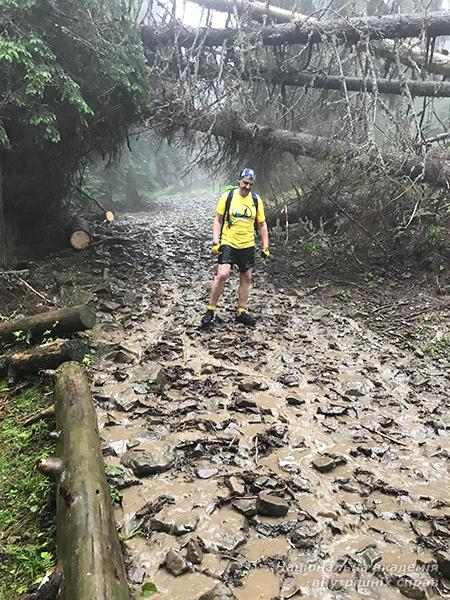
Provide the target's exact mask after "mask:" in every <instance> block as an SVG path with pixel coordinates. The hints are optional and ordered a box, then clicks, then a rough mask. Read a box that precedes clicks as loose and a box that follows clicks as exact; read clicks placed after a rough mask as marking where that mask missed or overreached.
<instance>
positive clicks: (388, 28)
mask: <svg viewBox="0 0 450 600" xmlns="http://www.w3.org/2000/svg"><path fill="white" fill-rule="evenodd" d="M239 33H240V30H238V29H232V28H228V29H212V28H205V27H200V28H193V27H188V26H187V25H180V26H179V27H178V28H177V29H176V30H175V29H169V30H166V31H163V32H160V31H157V30H156V29H154V28H151V27H147V26H145V27H143V28H142V29H141V37H142V40H143V43H144V46H146V47H147V48H149V49H154V48H155V47H157V46H158V45H164V46H167V45H170V44H174V43H177V44H179V45H180V46H183V47H188V48H192V47H197V46H209V47H213V46H222V45H223V44H225V43H227V44H229V45H232V44H233V42H234V41H235V39H236V38H237V37H238V35H239ZM424 33H425V34H427V35H428V36H430V37H437V36H440V35H450V11H441V12H434V13H428V14H426V15H424V14H420V15H417V14H392V15H383V16H381V17H351V18H348V19H339V18H336V19H323V20H321V21H316V22H312V23H309V22H306V23H299V22H294V23H282V24H279V25H270V26H267V27H263V28H262V29H260V30H257V31H253V32H251V31H249V32H246V33H245V37H246V39H248V40H249V42H251V43H255V42H258V41H260V42H261V43H262V44H264V45H266V46H282V45H289V44H307V43H317V42H322V41H324V40H326V39H327V38H330V37H336V38H338V39H340V40H342V41H343V42H345V43H356V42H359V41H360V40H361V39H370V40H384V39H405V38H415V37H420V36H421V35H422V34H424Z"/></svg>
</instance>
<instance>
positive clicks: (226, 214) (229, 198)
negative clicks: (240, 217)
mask: <svg viewBox="0 0 450 600" xmlns="http://www.w3.org/2000/svg"><path fill="white" fill-rule="evenodd" d="M235 189H236V188H233V189H231V190H229V192H228V195H227V199H226V202H225V212H224V213H223V219H222V226H221V228H220V237H222V231H223V226H224V225H225V221H226V222H227V223H228V227H231V219H230V206H231V201H232V200H233V194H234V190H235Z"/></svg>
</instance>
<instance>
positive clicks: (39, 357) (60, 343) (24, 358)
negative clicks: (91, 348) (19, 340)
mask: <svg viewBox="0 0 450 600" xmlns="http://www.w3.org/2000/svg"><path fill="white" fill-rule="evenodd" d="M85 352H86V344H85V343H84V342H83V341H82V340H70V341H69V340H55V341H54V342H50V343H49V344H43V345H42V346H38V347H37V348H33V349H31V350H24V351H20V352H9V353H8V354H4V355H3V356H0V377H3V376H5V375H7V377H8V378H10V377H12V378H14V379H15V378H16V377H17V376H18V375H22V374H24V373H37V371H40V370H41V369H56V368H57V367H59V365H60V364H62V363H63V362H67V361H69V360H76V361H81V360H82V359H83V357H84V355H85Z"/></svg>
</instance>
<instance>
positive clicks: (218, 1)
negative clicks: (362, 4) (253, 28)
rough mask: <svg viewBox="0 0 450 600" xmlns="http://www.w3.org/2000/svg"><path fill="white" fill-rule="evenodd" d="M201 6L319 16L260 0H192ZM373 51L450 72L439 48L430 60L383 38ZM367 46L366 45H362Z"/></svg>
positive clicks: (281, 18)
mask: <svg viewBox="0 0 450 600" xmlns="http://www.w3.org/2000/svg"><path fill="white" fill-rule="evenodd" d="M193 2H196V3H197V4H200V6H204V7H205V8H211V9H214V10H218V11H223V12H229V13H234V11H237V13H238V14H242V13H246V14H248V15H249V16H250V17H251V18H252V19H254V20H256V21H260V22H263V23H264V22H266V21H267V19H270V20H272V21H274V22H277V23H291V22H297V23H302V22H308V23H317V22H320V21H319V19H315V18H314V17H311V16H308V15H303V14H301V13H298V12H292V11H289V10H286V9H283V8H279V7H277V6H269V5H265V4H263V3H261V2H255V1H254V0H252V1H250V0H193ZM372 49H373V51H374V52H375V54H377V55H378V56H383V57H384V58H390V59H392V58H393V57H395V55H398V57H399V59H400V62H402V63H403V64H405V65H407V66H409V67H413V68H416V67H419V68H420V69H425V70H426V71H428V72H429V73H435V74H436V75H445V76H447V77H448V76H450V57H449V56H447V55H446V54H442V53H441V52H436V51H434V52H433V57H432V60H431V62H430V56H427V55H426V52H425V51H424V50H422V49H421V48H415V47H414V48H411V47H408V46H398V45H397V47H396V46H395V45H394V42H392V41H390V40H386V41H384V42H376V43H375V44H374V45H373V46H372ZM364 50H366V48H364Z"/></svg>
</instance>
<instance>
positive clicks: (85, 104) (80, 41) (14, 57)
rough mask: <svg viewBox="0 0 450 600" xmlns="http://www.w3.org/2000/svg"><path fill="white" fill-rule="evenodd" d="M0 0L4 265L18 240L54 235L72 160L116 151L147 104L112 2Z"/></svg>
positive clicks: (139, 58)
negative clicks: (0, 0)
mask: <svg viewBox="0 0 450 600" xmlns="http://www.w3.org/2000/svg"><path fill="white" fill-rule="evenodd" d="M0 4H1V13H0V30H1V38H0V106H1V111H0V152H1V155H0V165H1V168H2V186H1V187H2V192H3V193H2V195H1V196H0V198H2V202H0V233H1V234H2V235H1V240H2V242H1V245H0V263H1V262H3V263H4V262H5V261H6V255H7V253H8V251H9V252H11V253H12V252H13V251H14V248H15V247H17V246H19V247H20V245H30V244H31V243H32V242H36V244H38V245H41V246H42V245H45V243H46V240H49V239H51V240H52V241H54V240H55V236H57V234H58V228H57V227H56V223H57V222H58V219H59V217H60V216H61V210H62V206H63V202H62V201H63V199H64V197H65V195H66V194H67V191H68V189H69V188H70V182H71V177H72V176H73V175H74V173H75V172H76V170H77V168H78V167H79V165H80V164H82V163H83V161H85V160H86V159H87V158H89V157H93V156H100V157H104V158H105V157H113V156H114V155H115V154H117V153H118V151H119V150H120V148H121V146H122V144H123V143H124V142H125V141H126V138H127V135H128V131H129V128H130V126H131V125H132V124H135V123H138V122H142V121H143V120H144V118H145V116H146V115H147V114H148V108H149V103H148V95H147V92H148V77H147V65H146V61H145V57H144V53H143V48H142V44H141V42H140V38H139V35H138V33H137V32H136V28H135V26H134V21H133V20H132V18H131V16H130V14H129V13H128V12H127V10H126V9H125V8H124V3H123V2H121V1H120V0H108V1H104V0H90V1H89V2H88V1H87V0H79V1H78V2H72V1H70V0H60V1H58V2H45V1H42V0H4V1H2V2H1V3H0ZM45 229H47V232H46V233H45V234H44V233H43V232H44V231H45ZM49 230H52V231H51V232H50V231H49ZM49 234H50V235H49ZM5 240H6V241H5Z"/></svg>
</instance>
